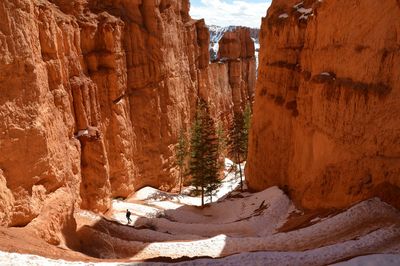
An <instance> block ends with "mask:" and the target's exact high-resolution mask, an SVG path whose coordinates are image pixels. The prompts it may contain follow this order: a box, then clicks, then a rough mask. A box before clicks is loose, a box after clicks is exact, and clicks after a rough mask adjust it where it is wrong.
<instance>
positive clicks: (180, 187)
mask: <svg viewBox="0 0 400 266" xmlns="http://www.w3.org/2000/svg"><path fill="white" fill-rule="evenodd" d="M182 183H183V175H182V168H181V169H179V194H181V193H182V186H183V184H182Z"/></svg>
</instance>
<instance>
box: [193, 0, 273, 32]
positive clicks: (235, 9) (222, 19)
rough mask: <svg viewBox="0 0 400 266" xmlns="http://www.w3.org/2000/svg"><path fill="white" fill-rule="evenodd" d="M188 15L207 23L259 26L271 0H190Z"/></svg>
mask: <svg viewBox="0 0 400 266" xmlns="http://www.w3.org/2000/svg"><path fill="white" fill-rule="evenodd" d="M190 4H191V8H190V15H191V16H192V18H194V19H200V18H204V19H205V20H206V23H207V24H209V25H219V26H229V25H240V26H248V27H253V28H259V27H260V24H261V17H264V16H265V15H266V13H267V9H268V7H269V5H270V4H271V0H190Z"/></svg>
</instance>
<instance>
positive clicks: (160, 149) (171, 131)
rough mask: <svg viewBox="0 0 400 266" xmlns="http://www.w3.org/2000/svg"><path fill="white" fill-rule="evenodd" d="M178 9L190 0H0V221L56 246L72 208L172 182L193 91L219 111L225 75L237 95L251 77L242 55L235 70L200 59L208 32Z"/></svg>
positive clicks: (224, 99) (103, 204)
mask: <svg viewBox="0 0 400 266" xmlns="http://www.w3.org/2000/svg"><path fill="white" fill-rule="evenodd" d="M188 12H189V1H188V0H184V1H178V0H161V1H159V0H149V1H147V0H146V1H141V0H133V1H132V0H122V1H120V0H106V1H103V0H102V1H97V0H89V1H84V0H74V1H66V0H49V1H42V0H40V1H39V0H35V1H31V0H19V1H14V0H5V1H2V3H1V4H0V50H1V53H0V70H1V71H0V89H1V93H0V128H1V133H0V134H1V135H0V150H1V151H2V152H1V153H0V202H1V206H0V210H1V212H2V214H1V215H0V224H1V225H8V226H25V225H27V224H29V223H31V224H29V226H30V228H33V229H35V230H36V229H37V232H38V234H39V235H41V236H42V237H43V238H45V239H46V240H47V241H48V242H51V243H54V244H57V243H60V242H62V241H63V240H62V239H61V237H60V236H59V235H58V233H59V232H60V231H64V230H67V231H68V230H70V229H69V228H70V227H71V224H72V226H73V223H71V222H70V220H71V219H73V218H72V216H71V213H73V210H74V209H76V208H84V209H89V210H94V211H98V212H102V211H106V210H107V209H108V207H109V204H110V200H111V198H112V197H119V196H121V197H125V196H128V195H129V194H130V193H132V192H133V191H134V190H135V189H138V188H141V187H143V186H147V185H150V186H154V187H157V188H161V189H164V190H170V189H172V188H174V187H175V186H176V185H177V173H176V171H175V170H174V169H175V160H174V157H173V150H174V145H175V143H176V142H177V136H178V134H179V132H180V129H181V128H183V129H184V130H187V131H188V130H189V126H190V124H191V121H192V118H193V115H194V112H195V107H196V102H197V99H198V97H202V98H204V99H205V100H207V101H208V103H209V105H210V109H211V110H212V112H213V116H214V117H215V118H220V117H221V116H223V117H229V115H231V113H232V107H233V102H235V101H237V100H233V98H234V97H232V95H233V93H232V84H233V83H232V75H233V74H232V73H236V74H234V75H233V76H234V77H235V82H236V80H237V79H238V80H239V81H238V82H239V83H240V90H243V89H245V90H247V91H251V86H250V85H247V82H249V83H250V82H252V83H253V84H254V78H253V76H254V75H255V73H253V74H249V73H247V71H253V70H254V68H255V67H254V68H253V67H252V66H251V64H252V63H249V62H250V61H251V60H253V59H254V58H253V59H251V57H250V55H249V54H247V55H246V57H243V56H242V55H240V56H239V58H236V59H235V60H236V61H238V64H240V67H237V70H232V69H235V68H231V66H230V65H227V64H214V65H210V64H209V52H208V47H209V33H208V29H207V27H206V26H205V23H204V21H203V20H199V21H195V20H192V19H191V18H190V16H189V14H188ZM246 45H250V44H246ZM253 57H254V56H253ZM245 60H247V61H246V63H243V62H244V61H245ZM236 61H235V62H236ZM239 61H243V62H239ZM253 72H255V71H253ZM237 76H240V77H239V78H237ZM235 86H237V87H238V88H239V85H237V84H236V83H235ZM235 88H236V87H235ZM241 93H243V91H241ZM245 93H247V94H246V95H248V92H245ZM243 97H244V98H246V97H247V98H249V97H248V96H243ZM244 98H243V99H244ZM247 98H246V99H247ZM240 104H243V100H241V102H240ZM224 119H225V118H224ZM227 121H228V119H226V120H225V121H224V123H227ZM62 195H65V197H63V196H62ZM57 199H63V201H62V202H64V201H65V202H64V203H63V204H61V205H60V204H59V203H57V202H58V201H57ZM63 205H65V206H66V208H65V210H62V207H61V206H63ZM51 206H54V209H55V211H54V210H51ZM58 210H59V211H61V210H62V211H61V212H59V211H58ZM46 215H47V216H49V217H50V216H51V217H55V218H54V219H50V218H49V219H47V218H46V217H47V216H46ZM32 220H34V222H31V221H32ZM46 222H48V223H47V224H46ZM40 228H42V229H40ZM66 228H67V229H66Z"/></svg>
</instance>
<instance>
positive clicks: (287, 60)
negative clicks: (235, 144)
mask: <svg viewBox="0 0 400 266" xmlns="http://www.w3.org/2000/svg"><path fill="white" fill-rule="evenodd" d="M298 2H300V1H283V0H275V1H273V3H272V6H271V8H270V9H269V11H268V15H267V17H266V18H264V19H263V23H262V29H261V36H260V39H261V50H260V69H259V75H258V81H257V88H256V97H255V106H254V117H253V126H252V131H251V136H250V145H249V156H248V157H249V159H248V164H247V178H248V182H249V186H250V187H251V188H253V189H256V190H261V189H264V188H266V187H269V186H273V185H279V186H281V187H282V188H285V189H286V190H287V191H288V192H289V193H290V195H291V196H293V197H294V199H295V200H296V201H297V202H298V203H300V204H301V205H302V206H303V207H305V208H311V209H316V208H341V207H346V206H349V205H350V204H352V203H354V202H356V201H360V200H362V199H365V198H369V197H373V196H380V197H382V198H383V199H385V200H386V201H388V202H390V203H392V204H394V205H395V206H397V207H398V208H400V178H399V177H400V75H399V73H400V19H399V18H400V4H399V1H396V0H388V1H383V2H382V1H381V2H377V1H373V0H365V1H356V0H338V1H330V0H326V1H325V0H324V1H304V3H299V4H298Z"/></svg>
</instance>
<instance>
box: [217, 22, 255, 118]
mask: <svg viewBox="0 0 400 266" xmlns="http://www.w3.org/2000/svg"><path fill="white" fill-rule="evenodd" d="M218 60H219V61H220V62H225V63H226V64H228V68H229V84H230V85H231V88H232V98H233V103H234V110H235V111H237V112H241V111H243V110H244V109H245V107H246V104H248V103H252V102H253V98H254V88H255V80H256V76H255V75H256V59H255V49H254V42H253V40H252V39H251V29H249V28H244V27H238V28H237V29H235V30H234V31H232V32H226V33H225V34H224V36H223V37H222V38H221V40H220V41H219V50H218Z"/></svg>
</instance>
